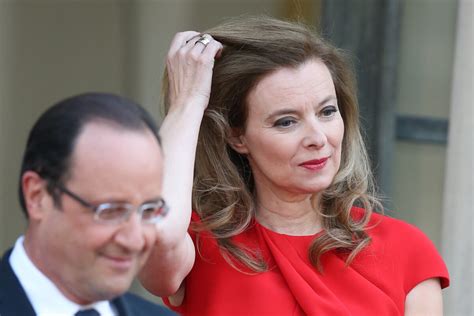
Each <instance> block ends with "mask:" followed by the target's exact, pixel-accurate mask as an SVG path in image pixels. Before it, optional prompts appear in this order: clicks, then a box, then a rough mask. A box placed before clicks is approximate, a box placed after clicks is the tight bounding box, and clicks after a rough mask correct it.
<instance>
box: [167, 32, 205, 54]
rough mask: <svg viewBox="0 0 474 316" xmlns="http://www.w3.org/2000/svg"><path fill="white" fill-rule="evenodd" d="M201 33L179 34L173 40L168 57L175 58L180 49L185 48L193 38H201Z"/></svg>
mask: <svg viewBox="0 0 474 316" xmlns="http://www.w3.org/2000/svg"><path fill="white" fill-rule="evenodd" d="M200 34H201V33H198V32H195V31H187V32H180V33H177V34H176V35H175V36H174V37H173V39H172V40H171V45H170V49H169V51H168V56H173V55H174V54H175V53H176V52H177V51H178V50H179V49H180V48H182V47H183V46H185V45H186V44H187V43H188V42H189V41H190V40H192V39H193V38H199V36H200Z"/></svg>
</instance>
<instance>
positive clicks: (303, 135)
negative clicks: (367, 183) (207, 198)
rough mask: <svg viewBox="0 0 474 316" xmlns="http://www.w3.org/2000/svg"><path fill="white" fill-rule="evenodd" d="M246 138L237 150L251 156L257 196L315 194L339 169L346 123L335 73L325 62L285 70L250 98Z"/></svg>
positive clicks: (271, 76) (269, 78)
mask: <svg viewBox="0 0 474 316" xmlns="http://www.w3.org/2000/svg"><path fill="white" fill-rule="evenodd" d="M247 105H248V118H247V122H246V128H245V131H244V134H242V135H241V136H240V137H239V139H238V141H237V144H236V145H234V146H233V147H234V148H235V149H236V150H237V151H238V152H240V153H242V154H246V155H247V157H248V160H249V163H250V166H251V168H252V172H253V175H254V179H255V185H256V189H257V193H259V194H260V193H263V192H264V191H267V192H272V193H273V194H278V195H280V196H281V195H286V196H288V195H290V196H291V195H301V194H305V195H306V194H312V193H317V192H320V191H322V190H324V189H326V188H327V187H328V186H329V185H330V184H331V183H332V181H333V179H334V176H335V175H336V173H337V171H338V170H339V165H340V161H341V145H342V139H343V136H344V123H343V120H342V117H341V114H340V112H339V108H338V105H337V99H336V91H335V88H334V83H333V81H332V78H331V74H330V73H329V70H328V69H327V67H326V66H325V65H324V63H322V62H321V61H319V60H316V59H315V60H309V61H307V62H306V63H304V64H302V65H300V66H299V67H298V68H281V69H279V70H277V71H275V72H273V73H271V74H269V75H268V76H266V77H264V78H263V79H262V80H261V81H260V82H259V83H258V84H257V85H256V86H255V87H254V88H253V89H252V90H251V91H250V93H249V95H248V98H247Z"/></svg>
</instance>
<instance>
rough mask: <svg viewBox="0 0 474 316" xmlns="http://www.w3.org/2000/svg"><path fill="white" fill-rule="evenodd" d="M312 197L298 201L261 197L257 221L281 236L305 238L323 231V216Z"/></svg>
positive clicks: (305, 197) (258, 204) (300, 198)
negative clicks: (315, 206)
mask: <svg viewBox="0 0 474 316" xmlns="http://www.w3.org/2000/svg"><path fill="white" fill-rule="evenodd" d="M312 200H313V199H312V198H311V195H305V196H300V197H299V198H298V199H295V198H292V199H282V198H281V197H278V196H272V197H268V196H266V197H265V196H259V197H258V199H257V214H256V219H257V221H258V222H259V223H260V224H261V225H263V226H265V227H267V228H269V229H270V230H272V231H275V232H277V233H281V234H287V235H294V236H304V235H314V234H316V233H318V232H319V231H321V229H322V224H321V216H320V214H319V212H318V210H317V209H315V208H314V206H313V205H318V204H319V203H318V200H317V198H316V200H315V201H312Z"/></svg>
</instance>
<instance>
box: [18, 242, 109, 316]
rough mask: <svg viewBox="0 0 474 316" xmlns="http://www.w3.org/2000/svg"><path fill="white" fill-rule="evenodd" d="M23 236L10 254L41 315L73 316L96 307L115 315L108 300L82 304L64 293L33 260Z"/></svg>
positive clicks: (24, 287) (104, 314)
mask: <svg viewBox="0 0 474 316" xmlns="http://www.w3.org/2000/svg"><path fill="white" fill-rule="evenodd" d="M23 240H24V237H23V236H20V237H19V238H18V239H17V241H16V243H15V247H14V248H13V251H12V253H11V255H10V265H11V266H12V269H13V272H14V273H15V274H16V277H17V278H18V280H20V283H21V286H22V287H23V289H24V290H25V292H26V295H27V296H28V299H29V300H30V302H31V305H32V306H33V309H34V310H35V312H36V315H38V316H72V315H74V314H75V313H76V312H77V311H79V310H80V309H88V308H94V309H96V310H97V311H98V312H99V313H100V315H101V316H116V315H117V313H116V311H115V310H114V308H113V306H112V305H111V304H110V302H109V301H100V302H96V303H94V304H91V305H87V306H81V305H79V304H76V303H74V302H73V301H71V300H69V299H68V298H67V297H65V296H64V295H63V294H62V293H61V291H59V289H58V288H57V287H56V285H55V284H54V283H53V282H51V280H50V279H48V278H47V277H46V276H45V275H44V274H43V273H42V272H41V271H40V270H39V269H38V268H37V267H36V266H35V265H34V264H33V262H32V261H31V260H30V258H29V257H28V255H27V254H26V251H25V247H24V246H23Z"/></svg>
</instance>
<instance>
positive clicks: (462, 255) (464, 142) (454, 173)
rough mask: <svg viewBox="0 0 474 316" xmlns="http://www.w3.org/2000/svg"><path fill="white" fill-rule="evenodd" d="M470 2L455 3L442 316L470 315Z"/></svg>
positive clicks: (473, 173)
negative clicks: (445, 283)
mask: <svg viewBox="0 0 474 316" xmlns="http://www.w3.org/2000/svg"><path fill="white" fill-rule="evenodd" d="M473 7H474V6H473V1H472V0H460V1H459V7H458V25H457V32H456V36H457V38H456V48H455V60H454V72H453V86H452V92H451V93H452V95H451V114H450V119H449V138H448V148H447V149H448V151H447V166H446V179H445V189H444V209H443V235H442V236H443V239H442V240H443V241H442V245H443V256H444V259H445V260H446V263H447V265H448V269H449V272H450V275H451V286H450V288H448V289H447V290H446V291H445V299H444V304H445V308H444V309H445V315H447V316H451V315H453V316H457V315H459V316H461V315H463V316H464V315H473V301H474V298H473V283H472V282H473V275H472V274H473V260H472V257H473V248H474V244H473V236H474V235H473V226H474V225H473V224H474V223H473V215H472V213H473V195H474V191H473V178H474V169H473V159H474V155H473V151H474V132H473V128H474V116H473V107H474V101H473V100H474V93H473V90H474V86H473V76H474V69H473V56H474V52H473V39H474V34H473V23H472V20H473V19H474V15H473V9H474V8H473Z"/></svg>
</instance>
